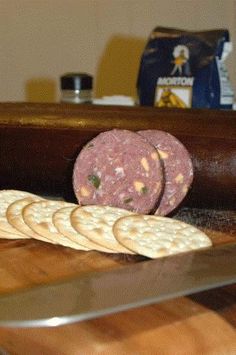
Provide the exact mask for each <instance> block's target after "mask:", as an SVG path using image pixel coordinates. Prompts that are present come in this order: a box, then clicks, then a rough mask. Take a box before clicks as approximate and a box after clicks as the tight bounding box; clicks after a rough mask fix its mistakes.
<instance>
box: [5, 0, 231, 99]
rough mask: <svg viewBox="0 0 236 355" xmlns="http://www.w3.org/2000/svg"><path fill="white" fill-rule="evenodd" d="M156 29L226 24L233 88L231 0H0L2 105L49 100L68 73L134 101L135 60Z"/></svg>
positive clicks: (105, 92) (98, 90)
mask: <svg viewBox="0 0 236 355" xmlns="http://www.w3.org/2000/svg"><path fill="white" fill-rule="evenodd" d="M157 25H162V26H169V27H179V28H185V29H192V30H204V29H212V28H219V27H225V28H228V29H229V30H230V34H231V37H232V41H233V43H234V47H235V48H234V51H233V54H231V55H230V58H229V59H228V60H227V67H228V69H229V72H230V77H231V81H232V83H233V85H234V88H235V91H236V71H235V65H234V63H235V62H236V1H235V0H0V101H55V100H58V99H59V89H58V88H59V77H60V75H61V74H63V73H65V72H68V71H84V72H89V73H91V74H92V75H94V77H95V90H96V96H98V97H99V96H102V95H111V94H125V95H131V96H135V94H136V89H135V84H136V78H137V72H138V67H139V61H140V56H141V53H142V50H143V47H144V45H145V43H146V40H147V37H148V35H149V33H150V31H151V30H152V29H153V28H154V27H155V26H157Z"/></svg>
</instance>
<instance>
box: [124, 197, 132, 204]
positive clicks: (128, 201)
mask: <svg viewBox="0 0 236 355" xmlns="http://www.w3.org/2000/svg"><path fill="white" fill-rule="evenodd" d="M132 201H133V199H132V198H131V197H128V198H126V199H125V200H124V203H130V202H132Z"/></svg>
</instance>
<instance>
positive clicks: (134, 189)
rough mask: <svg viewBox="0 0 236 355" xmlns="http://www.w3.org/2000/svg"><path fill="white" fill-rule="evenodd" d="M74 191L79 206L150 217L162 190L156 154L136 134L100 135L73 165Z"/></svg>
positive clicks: (161, 171) (86, 147)
mask: <svg viewBox="0 0 236 355" xmlns="http://www.w3.org/2000/svg"><path fill="white" fill-rule="evenodd" d="M73 188H74V192H75V195H76V198H77V200H78V202H79V203H80V204H81V205H88V204H97V205H109V206H114V207H120V208H125V209H127V210H131V211H135V212H138V213H149V212H151V211H153V209H154V208H155V206H156V204H157V202H158V199H159V198H160V195H161V192H162V189H163V170H162V164H161V161H160V157H159V154H158V153H157V150H156V149H155V147H154V146H153V145H151V144H150V143H148V142H147V140H146V139H145V138H144V137H142V136H141V135H139V134H137V133H135V132H131V131H128V130H120V129H114V130H110V131H106V132H103V133H100V134H99V135H97V136H96V137H95V138H94V139H92V140H91V141H90V142H88V143H87V145H86V146H85V147H84V148H83V149H82V150H81V151H80V153H79V155H78V157H77V159H76V161H75V164H74V169H73Z"/></svg>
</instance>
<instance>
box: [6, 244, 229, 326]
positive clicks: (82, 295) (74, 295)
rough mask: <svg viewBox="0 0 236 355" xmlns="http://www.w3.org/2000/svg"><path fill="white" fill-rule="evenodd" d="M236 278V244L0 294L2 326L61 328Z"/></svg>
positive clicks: (219, 284) (193, 291)
mask: <svg viewBox="0 0 236 355" xmlns="http://www.w3.org/2000/svg"><path fill="white" fill-rule="evenodd" d="M235 282H236V243H233V244H226V245H222V246H217V247H212V248H207V249H202V250H199V251H195V252H189V253H182V254H178V255H174V256H169V257H163V258H160V259H155V260H145V261H142V262H139V263H136V264H133V265H130V266H122V267H119V268H118V269H116V270H112V271H104V272H93V273H89V274H86V275H84V276H78V277H77V278H73V279H70V280H65V281H63V282H60V283H54V284H47V285H43V286H37V287H33V288H30V289H26V290H23V291H21V292H17V293H14V294H5V295H2V296H0V326H4V327H50V326H59V325H64V324H69V323H74V322H78V321H83V320H87V319H92V318H96V317H100V316H104V315H108V314H113V313H116V312H120V311H125V310H128V309H132V308H136V307H140V306H145V305H150V304H154V303H158V302H163V301H165V300H169V299H173V298H176V297H180V296H186V295H190V294H193V293H196V292H200V291H203V290H209V289H212V288H216V287H220V286H225V285H229V284H232V283H235Z"/></svg>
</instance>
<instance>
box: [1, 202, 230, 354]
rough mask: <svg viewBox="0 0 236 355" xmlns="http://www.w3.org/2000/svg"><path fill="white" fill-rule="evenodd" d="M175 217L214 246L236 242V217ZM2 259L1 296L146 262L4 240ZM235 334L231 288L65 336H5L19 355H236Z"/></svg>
mask: <svg viewBox="0 0 236 355" xmlns="http://www.w3.org/2000/svg"><path fill="white" fill-rule="evenodd" d="M174 217H175V218H178V219H181V220H184V221H186V222H189V223H191V224H193V225H196V226H198V227H199V228H201V229H203V230H204V231H206V232H207V234H208V235H209V236H210V238H211V239H212V241H213V245H214V246H216V245H219V244H224V243H234V242H236V213H235V212H233V211H217V210H202V209H196V208H186V207H185V208H182V209H181V210H179V211H178V213H177V214H176V215H175V216H174ZM0 255H1V257H0V292H1V293H5V292H14V290H17V289H20V288H25V287H29V286H32V285H36V284H44V283H48V282H51V281H55V280H59V279H61V280H62V279H65V278H68V277H72V276H75V275H78V274H83V273H86V272H90V271H91V270H96V271H99V270H108V269H113V268H118V267H120V266H122V265H126V264H131V263H137V262H143V260H142V258H140V257H133V256H125V255H110V254H103V253H98V252H94V251H93V252H82V251H74V250H72V249H69V248H64V247H59V246H54V245H50V244H47V243H43V242H39V241H33V240H23V241H22V240H16V241H13V240H12V241H6V240H0ZM69 301H70V300H68V302H69ZM36 306H37V305H36ZM235 328H236V286H231V287H224V288H219V289H216V290H211V291H207V292H202V293H199V294H197V295H194V296H191V297H182V298H178V299H175V300H172V301H168V302H163V303H161V304H157V305H153V306H148V307H141V308H138V309H135V310H131V311H126V312H121V313H119V314H116V315H112V316H106V317H102V318H99V319H95V320H90V321H84V322H81V323H76V324H73V325H67V326H62V327H59V328H41V329H40V328H35V329H4V328H1V329H0V344H1V346H2V347H3V348H4V349H6V350H7V351H9V353H10V354H17V355H23V354H27V355H28V354H32V355H37V354H55V355H56V354H66V355H67V354H68V355H71V354H117V355H118V354H170V355H172V354H181V355H182V354H186V355H187V354H234V353H235V350H236V329H235Z"/></svg>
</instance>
